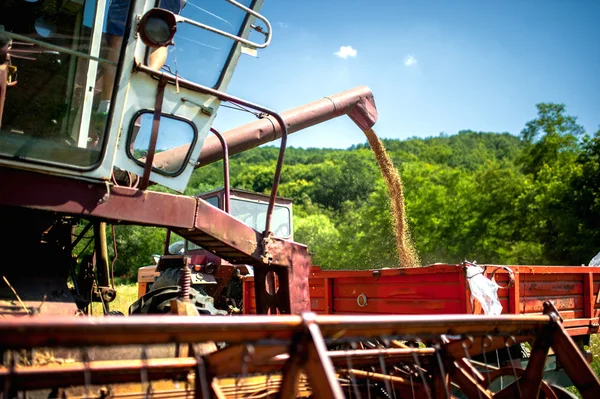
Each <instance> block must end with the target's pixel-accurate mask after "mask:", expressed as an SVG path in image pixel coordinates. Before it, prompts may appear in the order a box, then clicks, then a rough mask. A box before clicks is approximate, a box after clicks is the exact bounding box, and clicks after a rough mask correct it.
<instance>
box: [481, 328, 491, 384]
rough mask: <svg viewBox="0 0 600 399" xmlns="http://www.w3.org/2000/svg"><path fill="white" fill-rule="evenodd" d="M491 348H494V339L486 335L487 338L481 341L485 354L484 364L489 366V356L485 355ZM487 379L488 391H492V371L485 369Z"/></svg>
mask: <svg viewBox="0 0 600 399" xmlns="http://www.w3.org/2000/svg"><path fill="white" fill-rule="evenodd" d="M486 339H487V340H488V342H489V344H486ZM490 346H492V337H491V336H489V335H486V336H485V337H483V339H482V340H481V347H482V351H481V353H482V354H483V362H484V363H485V364H486V365H487V356H486V355H485V352H486V349H487V348H489V347H490ZM485 378H486V380H487V384H488V389H490V385H491V382H490V371H489V369H488V368H486V369H485Z"/></svg>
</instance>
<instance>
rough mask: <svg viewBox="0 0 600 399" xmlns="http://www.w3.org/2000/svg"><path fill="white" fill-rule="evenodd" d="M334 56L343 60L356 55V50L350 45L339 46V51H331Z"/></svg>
mask: <svg viewBox="0 0 600 399" xmlns="http://www.w3.org/2000/svg"><path fill="white" fill-rule="evenodd" d="M333 54H334V55H335V56H336V57H339V58H343V59H344V60H345V59H347V58H348V57H356V54H358V51H356V49H354V48H352V46H341V47H340V51H336V52H335V53H333Z"/></svg>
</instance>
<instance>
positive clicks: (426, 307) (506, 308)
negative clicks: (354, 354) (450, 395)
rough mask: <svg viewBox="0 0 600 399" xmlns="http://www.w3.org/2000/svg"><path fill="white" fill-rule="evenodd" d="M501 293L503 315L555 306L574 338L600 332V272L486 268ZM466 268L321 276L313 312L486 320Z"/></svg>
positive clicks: (314, 272) (247, 304) (315, 276)
mask: <svg viewBox="0 0 600 399" xmlns="http://www.w3.org/2000/svg"><path fill="white" fill-rule="evenodd" d="M482 267H483V268H484V274H485V276H486V277H488V278H493V279H494V280H495V281H496V282H497V283H498V285H499V286H500V287H501V288H500V289H499V290H498V297H499V300H500V303H501V304H502V313H503V314H523V315H525V314H528V315H532V314H541V313H542V306H543V303H544V301H552V302H554V304H555V306H556V308H557V309H558V310H559V312H560V315H561V316H562V318H563V319H564V327H565V328H566V329H567V331H568V333H569V334H570V335H571V336H586V335H589V334H595V333H597V332H598V317H599V316H600V302H599V301H600V295H599V294H600V293H599V289H600V267H586V266H499V265H483V266H482ZM465 271H466V268H465V266H464V265H463V264H460V265H448V264H434V265H430V266H426V267H421V268H410V269H379V270H321V268H320V267H318V266H313V267H312V269H311V273H310V278H309V285H310V301H311V307H312V310H313V311H314V312H316V313H321V314H404V315H419V314H421V315H432V314H440V315H441V314H483V311H482V308H481V306H480V304H479V303H478V302H477V301H476V300H475V301H474V305H473V306H472V305H471V299H470V297H471V292H470V289H469V283H468V281H467V277H466V273H465ZM243 290H244V313H246V314H252V313H256V308H255V297H254V278H253V277H246V278H245V279H244V289H243Z"/></svg>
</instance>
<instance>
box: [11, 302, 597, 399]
mask: <svg viewBox="0 0 600 399" xmlns="http://www.w3.org/2000/svg"><path fill="white" fill-rule="evenodd" d="M545 309H546V312H547V314H545V315H541V316H498V317H494V318H491V317H482V316H447V317H441V318H440V317H437V316H429V317H414V316H413V317H399V316H390V317H366V316H353V317H341V316H316V315H311V314H305V315H304V316H302V317H300V316H264V317H261V316H254V317H248V316H245V317H207V318H198V317H174V316H163V317H152V316H147V317H128V318H110V317H107V318H99V319H85V318H63V319H55V318H47V317H39V318H21V319H20V320H12V321H11V320H0V337H2V341H1V343H2V345H3V347H4V348H6V349H7V350H8V352H7V353H8V354H9V355H12V356H14V353H15V352H14V351H13V350H12V348H14V349H17V348H19V349H29V348H35V347H40V346H43V347H61V346H64V345H67V346H75V347H80V346H90V345H94V346H96V345H121V344H148V343H157V342H161V343H173V342H177V343H180V344H185V343H190V342H193V343H194V344H193V345H192V346H193V347H195V346H196V344H197V343H199V342H206V341H207V340H215V339H216V340H218V341H219V342H223V343H227V344H228V345H229V346H227V347H225V348H223V349H220V350H218V351H213V352H210V353H209V352H197V354H196V355H193V354H192V356H184V357H178V358H177V357H175V358H163V359H145V358H142V359H139V360H114V361H83V362H82V361H77V362H74V363H71V364H64V365H47V366H34V367H30V366H23V365H18V366H11V365H10V364H8V365H5V366H3V367H0V384H2V386H3V387H4V389H5V392H13V393H15V394H16V393H17V392H18V391H21V390H31V389H38V388H51V387H54V388H56V387H61V386H67V385H69V386H70V385H78V386H82V387H85V389H86V390H88V392H89V389H90V386H91V385H92V384H115V383H125V382H139V381H140V380H141V381H142V387H141V389H144V386H145V385H146V386H150V385H151V383H152V381H156V380H158V379H168V380H173V381H180V382H184V381H187V382H188V383H189V381H191V380H190V378H192V377H193V378H192V380H194V382H193V389H187V388H186V390H185V391H181V390H174V391H169V392H166V391H164V393H157V396H156V397H157V398H163V397H164V398H167V397H173V398H175V397H190V395H191V396H193V397H194V398H200V397H207V396H213V397H219V398H230V397H231V398H233V397H237V398H241V397H258V396H266V395H278V396H279V397H286V398H288V397H300V396H306V395H309V394H311V395H312V397H320V398H342V397H344V396H345V392H346V391H347V392H348V395H349V396H353V397H359V396H362V397H371V396H373V397H379V396H380V395H381V394H382V393H383V394H385V395H386V396H388V397H393V396H394V395H397V397H412V394H413V393H414V394H415V395H418V396H415V397H428V396H429V397H435V398H444V397H447V393H448V392H449V391H448V386H449V385H450V384H452V385H453V387H454V389H458V391H460V392H462V393H463V394H464V395H466V396H467V397H469V398H506V397H519V394H520V393H522V395H523V397H537V393H538V392H540V390H541V391H543V392H544V394H545V397H548V398H553V397H557V395H556V392H555V391H554V390H553V388H552V387H551V386H550V385H549V384H547V383H546V382H544V381H543V380H542V378H541V376H542V374H541V372H542V371H543V367H544V361H543V360H544V358H545V356H546V354H547V352H548V349H549V348H552V349H553V351H554V352H555V353H556V354H557V356H559V357H560V358H561V363H562V362H564V363H562V364H564V366H565V370H566V371H567V373H568V374H569V376H570V377H571V378H572V379H573V381H574V383H575V385H576V386H577V387H578V389H579V390H580V392H582V394H583V396H584V397H585V398H596V397H599V396H598V395H600V381H598V379H597V378H596V377H595V376H594V375H593V372H592V371H591V369H590V368H589V366H588V364H587V363H586V361H585V359H583V357H581V356H573V355H572V354H574V353H579V352H578V351H577V349H576V347H575V344H574V343H573V341H572V340H571V338H570V337H569V336H568V334H567V333H566V331H565V330H564V329H563V328H562V326H561V324H560V317H559V316H558V314H557V313H556V312H557V310H556V308H554V307H552V306H550V305H547V306H546V308H545ZM519 320H520V321H519ZM367 327H368V329H367ZM423 331H425V332H426V336H421V335H420V333H421V332H423ZM447 331H456V333H457V334H460V335H459V336H458V338H453V337H451V336H448V335H446V334H445V332H447ZM517 332H521V333H523V334H524V335H523V337H524V339H526V340H527V341H529V342H532V341H535V345H534V350H533V355H532V358H531V360H530V361H529V363H528V365H527V367H526V368H525V369H520V368H518V367H516V366H514V365H513V366H508V367H503V368H492V369H493V371H492V373H490V374H489V375H485V374H483V373H482V372H480V371H479V370H478V369H477V368H476V367H475V364H477V363H475V362H472V360H471V357H470V355H469V354H467V353H466V352H463V353H460V351H455V350H452V349H451V347H452V346H456V345H462V343H463V342H464V341H465V339H466V340H468V341H470V342H472V343H473V345H474V346H476V345H477V343H476V341H474V340H473V338H478V337H488V336H489V337H490V343H492V342H495V340H496V339H497V338H499V339H506V337H513V336H517V335H516V333H517ZM381 337H388V340H389V342H394V345H395V346H400V348H387V347H385V346H384V344H382V343H380V344H378V348H376V349H372V350H355V349H344V350H331V346H332V345H333V346H336V345H347V346H352V347H356V346H357V345H361V344H362V342H365V341H364V340H374V339H381ZM418 337H422V338H425V337H427V338H428V339H433V342H434V343H435V344H434V346H433V347H429V348H419V347H414V348H413V347H410V346H406V345H404V344H403V343H402V342H400V340H403V339H404V340H405V339H411V338H418ZM513 342H516V340H515V339H513ZM326 343H328V344H329V347H328V345H327V344H326ZM465 349H466V348H465ZM488 349H489V350H491V346H489V347H488ZM80 350H83V351H85V349H83V348H82V349H80ZM84 353H85V352H84ZM494 370H495V371H494ZM502 375H513V376H516V377H517V378H518V380H517V382H515V383H513V384H512V385H509V386H507V387H506V388H504V389H502V390H501V391H499V392H497V393H494V392H493V391H491V390H490V389H489V383H490V382H491V381H492V380H493V379H495V378H497V377H499V376H502ZM521 390H522V391H521ZM117 395H119V394H118V393H117ZM128 395H129V396H131V397H134V398H138V397H140V398H141V397H144V393H143V391H142V392H139V393H132V394H128ZM149 395H150V396H153V393H152V392H149ZM88 396H89V395H88Z"/></svg>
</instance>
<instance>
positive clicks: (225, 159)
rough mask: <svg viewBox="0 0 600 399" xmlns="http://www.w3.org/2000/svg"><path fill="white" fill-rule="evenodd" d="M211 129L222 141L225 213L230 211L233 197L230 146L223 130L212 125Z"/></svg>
mask: <svg viewBox="0 0 600 399" xmlns="http://www.w3.org/2000/svg"><path fill="white" fill-rule="evenodd" d="M210 131H211V132H212V133H213V134H214V135H215V136H217V138H218V139H219V142H220V143H221V151H223V191H224V201H223V202H224V204H223V210H224V211H225V213H229V211H230V209H229V204H230V199H231V198H230V197H231V189H230V187H229V147H228V146H227V142H226V141H225V138H224V137H223V134H221V132H219V131H218V130H217V129H215V128H214V127H211V128H210Z"/></svg>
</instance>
